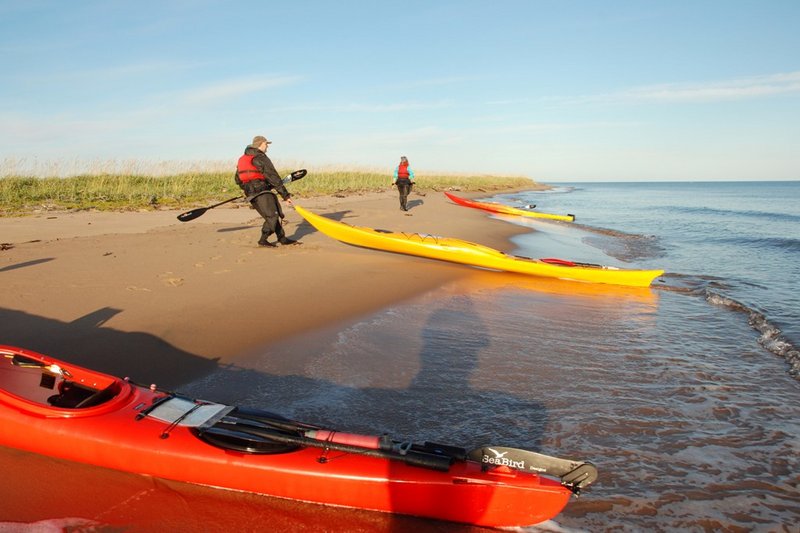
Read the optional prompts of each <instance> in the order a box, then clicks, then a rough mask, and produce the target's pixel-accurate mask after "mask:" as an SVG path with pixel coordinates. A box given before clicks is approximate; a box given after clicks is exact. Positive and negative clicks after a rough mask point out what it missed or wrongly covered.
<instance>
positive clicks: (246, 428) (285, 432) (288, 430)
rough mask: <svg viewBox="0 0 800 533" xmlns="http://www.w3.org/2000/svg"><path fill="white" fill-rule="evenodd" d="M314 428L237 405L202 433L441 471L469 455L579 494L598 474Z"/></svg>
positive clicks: (224, 443)
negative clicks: (376, 443)
mask: <svg viewBox="0 0 800 533" xmlns="http://www.w3.org/2000/svg"><path fill="white" fill-rule="evenodd" d="M310 429H320V428H318V427H317V426H313V425H309V424H303V423H299V422H294V421H292V420H287V419H285V418H283V417H279V416H277V415H273V414H272V413H266V412H260V411H256V410H249V409H246V408H241V407H239V408H237V409H236V410H234V411H233V412H231V413H230V414H229V415H227V416H226V417H225V418H223V419H222V420H221V421H220V422H218V423H217V424H216V425H214V426H212V427H211V428H208V429H205V430H203V431H201V432H200V434H201V437H202V438H204V439H207V440H208V441H209V442H212V443H214V444H215V445H217V446H221V447H233V448H234V449H237V448H238V449H239V451H249V452H251V453H252V452H253V451H256V450H258V448H259V446H260V445H261V444H263V443H264V441H265V440H266V441H269V442H281V443H284V444H289V445H294V446H311V447H316V448H322V449H324V450H335V451H341V452H346V453H358V454H362V455H368V456H371V457H381V458H384V459H392V460H395V461H402V462H404V463H406V464H409V465H412V466H419V467H423V468H431V469H433V470H439V471H447V470H448V469H449V467H450V465H451V464H452V463H453V462H454V461H464V460H466V459H469V460H472V461H475V462H478V463H480V464H481V465H483V466H485V467H487V468H489V467H495V466H506V467H509V468H513V469H515V470H520V471H522V472H533V473H537V474H547V475H550V476H553V477H558V478H560V479H561V483H562V484H563V485H564V486H565V487H567V488H569V489H570V490H571V491H573V492H574V493H575V494H579V493H580V491H581V490H582V489H584V488H586V487H587V486H589V485H590V484H591V483H593V482H594V481H595V480H596V479H597V469H596V468H595V466H594V465H593V464H592V463H589V462H585V461H573V460H571V459H561V458H558V457H552V456H549V455H544V454H541V453H536V452H531V451H528V450H520V449H517V448H508V447H505V446H481V447H480V448H476V449H474V450H472V451H470V452H469V453H467V452H466V450H464V449H463V448H459V447H454V446H447V445H442V444H436V443H428V442H426V443H424V444H412V443H410V442H403V443H400V442H396V441H392V440H391V439H390V438H388V436H384V437H383V438H381V441H380V447H378V448H367V447H363V446H358V445H350V444H343V443H337V442H333V441H332V440H329V439H326V440H318V439H315V438H313V437H309V436H308V435H307V433H308V430H310ZM232 441H233V442H232ZM256 453H257V452H256Z"/></svg>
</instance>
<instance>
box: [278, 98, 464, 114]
mask: <svg viewBox="0 0 800 533" xmlns="http://www.w3.org/2000/svg"><path fill="white" fill-rule="evenodd" d="M453 105H454V103H453V102H451V101H450V100H439V101H436V102H393V103H383V104H356V103H350V104H347V103H343V104H300V105H293V106H283V107H274V108H272V109H271V111H276V112H278V111H280V112H293V113H297V112H334V113H387V112H398V111H417V110H421V109H443V108H447V107H453Z"/></svg>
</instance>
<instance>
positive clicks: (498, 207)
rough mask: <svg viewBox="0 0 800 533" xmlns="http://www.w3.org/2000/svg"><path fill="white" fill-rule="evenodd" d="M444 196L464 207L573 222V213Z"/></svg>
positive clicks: (450, 195)
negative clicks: (541, 211) (562, 213)
mask: <svg viewBox="0 0 800 533" xmlns="http://www.w3.org/2000/svg"><path fill="white" fill-rule="evenodd" d="M444 194H445V196H447V197H448V198H450V200H452V201H453V202H455V203H457V204H458V205H463V206H464V207H474V208H475V209H483V210H484V211H489V212H491V213H500V214H503V215H518V216H521V217H531V218H549V219H550V220H561V221H564V222H574V221H575V215H553V214H551V213H540V212H538V211H528V210H527V209H517V208H516V207H511V206H508V205H503V204H498V203H495V202H476V201H474V200H467V199H466V198H461V197H459V196H456V195H455V194H450V193H449V192H446V193H444Z"/></svg>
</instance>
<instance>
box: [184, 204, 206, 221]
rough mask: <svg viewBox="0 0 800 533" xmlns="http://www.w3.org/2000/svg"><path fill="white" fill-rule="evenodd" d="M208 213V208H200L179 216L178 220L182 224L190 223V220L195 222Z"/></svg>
mask: <svg viewBox="0 0 800 533" xmlns="http://www.w3.org/2000/svg"><path fill="white" fill-rule="evenodd" d="M206 211H208V207H198V208H197V209H192V210H191V211H186V212H185V213H181V214H180V215H178V220H180V221H181V222H189V221H190V220H194V219H196V218H197V217H200V216H203V213H205V212H206Z"/></svg>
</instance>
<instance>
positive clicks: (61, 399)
mask: <svg viewBox="0 0 800 533" xmlns="http://www.w3.org/2000/svg"><path fill="white" fill-rule="evenodd" d="M58 391H59V393H58V394H54V395H52V396H50V397H49V398H47V403H49V404H50V405H52V406H53V407H65V408H67V409H74V408H76V407H78V405H79V404H81V403H82V402H84V401H86V400H88V399H89V398H91V397H92V396H94V395H95V393H97V392H99V391H97V390H96V389H90V388H88V387H84V386H82V385H78V384H77V383H75V382H73V381H67V380H64V381H62V382H61V383H59V385H58Z"/></svg>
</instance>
